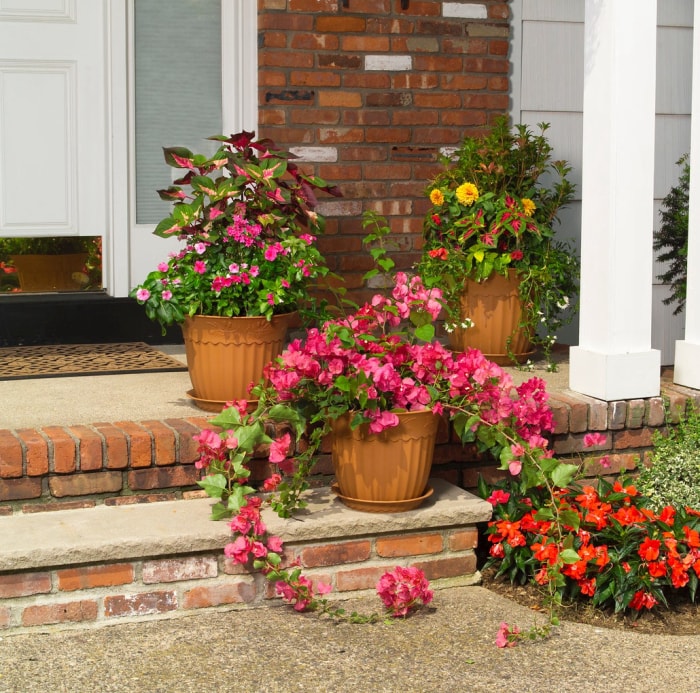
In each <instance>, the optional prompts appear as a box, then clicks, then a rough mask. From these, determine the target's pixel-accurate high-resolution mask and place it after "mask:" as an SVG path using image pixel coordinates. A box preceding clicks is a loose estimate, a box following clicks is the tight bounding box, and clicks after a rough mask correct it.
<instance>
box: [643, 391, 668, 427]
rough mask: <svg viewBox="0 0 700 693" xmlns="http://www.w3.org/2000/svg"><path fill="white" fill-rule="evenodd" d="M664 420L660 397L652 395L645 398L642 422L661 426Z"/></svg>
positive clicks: (662, 401)
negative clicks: (645, 408)
mask: <svg viewBox="0 0 700 693" xmlns="http://www.w3.org/2000/svg"><path fill="white" fill-rule="evenodd" d="M665 420H666V415H665V412H664V400H663V398H662V397H652V398H651V399H648V400H647V410H646V416H645V417H644V423H645V425H646V426H654V427H658V426H663V425H664V422H665Z"/></svg>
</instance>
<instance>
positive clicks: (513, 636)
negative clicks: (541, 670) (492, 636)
mask: <svg viewBox="0 0 700 693" xmlns="http://www.w3.org/2000/svg"><path fill="white" fill-rule="evenodd" d="M519 634H520V629H519V628H518V627H517V626H513V627H512V628H511V627H510V626H509V625H508V624H507V623H506V622H505V621H503V622H502V623H501V625H500V627H499V628H498V633H497V634H496V647H515V646H516V645H517V643H518V640H519V638H518V636H519Z"/></svg>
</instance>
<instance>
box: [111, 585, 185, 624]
mask: <svg viewBox="0 0 700 693" xmlns="http://www.w3.org/2000/svg"><path fill="white" fill-rule="evenodd" d="M104 606H105V616H106V617H107V618H115V617H122V616H146V615H148V614H162V613H166V612H168V611H174V610H175V609H177V594H175V592H170V591H160V592H142V593H139V594H117V595H112V596H109V597H105V599H104Z"/></svg>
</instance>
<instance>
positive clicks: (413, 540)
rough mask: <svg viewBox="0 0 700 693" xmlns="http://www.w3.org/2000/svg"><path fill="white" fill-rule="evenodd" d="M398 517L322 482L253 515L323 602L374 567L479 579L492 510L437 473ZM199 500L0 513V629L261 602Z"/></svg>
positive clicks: (349, 590) (205, 502)
mask: <svg viewBox="0 0 700 693" xmlns="http://www.w3.org/2000/svg"><path fill="white" fill-rule="evenodd" d="M429 483H430V485H431V487H432V488H433V489H434V493H433V495H432V496H431V497H430V498H429V499H428V500H427V501H426V502H425V503H424V504H423V506H421V507H420V508H418V509H416V510H413V511H411V512H406V513H389V514H376V513H363V512H357V511H355V510H351V509H350V508H347V507H346V506H345V505H343V504H342V503H341V502H340V501H339V500H338V499H337V498H336V497H335V496H334V494H332V493H331V491H330V490H329V489H328V488H327V487H323V488H317V489H313V490H311V491H309V492H307V495H308V501H309V505H308V508H307V509H305V510H304V511H301V512H300V513H299V514H298V515H297V516H296V517H295V518H294V519H289V520H284V519H281V518H279V517H278V516H277V515H276V514H274V513H273V512H272V511H271V510H269V509H266V510H265V511H264V514H263V518H264V521H265V523H266V524H267V526H268V529H269V531H270V532H271V533H272V534H276V535H278V536H280V537H281V538H282V539H283V540H284V543H285V550H284V559H283V560H284V562H285V564H287V565H289V564H292V563H294V562H296V561H298V562H299V564H300V565H301V566H302V567H303V568H304V573H305V574H306V575H307V576H308V577H310V578H311V579H312V580H319V581H323V582H326V583H330V584H331V585H332V586H333V592H332V593H331V597H332V599H334V600H335V599H342V598H347V597H350V596H357V595H358V594H361V593H362V592H364V591H368V590H373V589H374V587H375V585H376V582H377V580H378V579H379V577H380V576H381V574H382V573H383V572H385V571H386V570H388V569H391V568H393V567H395V566H396V565H415V566H417V567H420V568H421V569H422V570H424V571H425V574H426V576H427V577H428V579H429V580H431V583H432V584H433V587H435V588H440V587H441V586H448V585H449V586H451V585H455V584H459V585H467V584H474V583H476V582H478V580H479V573H478V571H477V562H476V555H475V548H476V546H477V540H478V532H477V527H476V525H477V523H479V522H484V521H486V520H488V519H489V518H490V517H491V506H490V505H489V504H488V503H486V502H485V501H482V500H480V499H478V498H476V497H475V496H473V495H472V494H470V493H468V492H467V491H464V490H462V489H459V488H457V487H456V486H453V485H452V484H449V483H448V482H446V481H444V480H441V479H431V480H430V482H429ZM212 503H213V501H212V500H211V499H208V498H198V499H191V500H177V501H164V502H160V503H147V504H134V505H118V506H108V505H100V506H96V507H90V508H80V509H73V510H63V511H62V512H60V513H50V514H49V515H47V514H46V513H18V514H14V515H10V516H6V517H0V536H2V537H3V540H2V542H0V633H2V632H3V631H5V632H8V633H15V632H26V631H40V630H44V631H45V630H47V629H49V630H51V629H55V628H71V627H73V628H76V627H80V628H85V627H90V626H95V627H96V626H102V625H107V624H112V623H122V622H129V621H140V620H150V619H159V618H170V617H175V616H178V615H184V614H188V613H192V612H193V611H199V610H202V609H204V610H220V609H235V608H254V607H258V606H261V605H262V604H264V603H268V604H269V603H271V602H270V600H272V599H273V598H274V594H273V590H272V588H271V586H270V585H268V584H267V581H266V580H265V578H264V577H263V576H261V575H259V574H257V573H255V572H251V571H250V570H248V569H247V568H246V567H243V566H240V565H237V564H235V563H233V562H232V561H231V560H230V559H227V558H226V557H225V556H224V554H223V551H222V549H223V547H224V546H225V545H226V543H228V542H229V541H230V538H231V534H230V530H229V528H228V526H227V523H226V522H225V521H219V522H214V521H212V520H211V519H209V516H210V511H211V505H212Z"/></svg>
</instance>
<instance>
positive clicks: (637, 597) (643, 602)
mask: <svg viewBox="0 0 700 693" xmlns="http://www.w3.org/2000/svg"><path fill="white" fill-rule="evenodd" d="M657 603H658V602H657V601H656V598H655V597H654V595H653V594H649V593H648V592H644V591H642V590H639V591H638V592H635V594H634V597H632V601H631V602H630V609H635V610H636V611H641V610H642V609H643V608H645V607H646V608H647V609H651V608H653V607H654V606H655V605H656V604H657Z"/></svg>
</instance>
